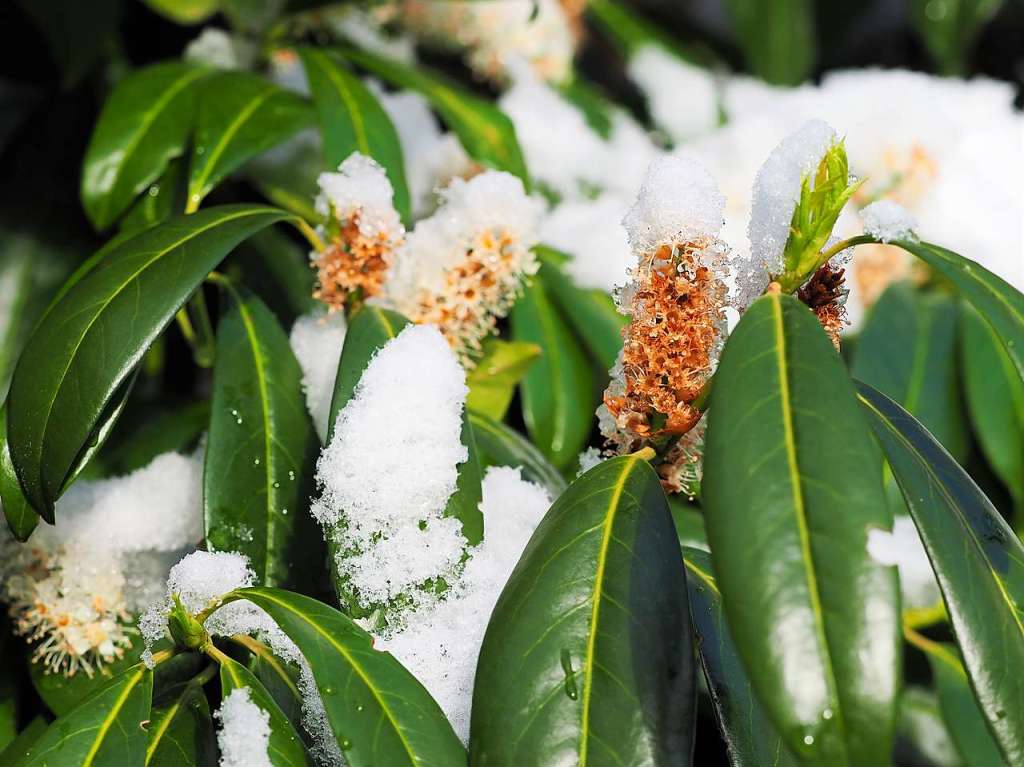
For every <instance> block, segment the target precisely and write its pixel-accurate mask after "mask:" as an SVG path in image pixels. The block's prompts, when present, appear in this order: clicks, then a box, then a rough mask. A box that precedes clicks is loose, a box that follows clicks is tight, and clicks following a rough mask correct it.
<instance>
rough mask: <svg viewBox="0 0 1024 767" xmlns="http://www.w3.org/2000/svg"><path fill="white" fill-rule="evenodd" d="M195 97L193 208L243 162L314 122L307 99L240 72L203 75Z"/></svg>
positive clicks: (192, 176) (190, 192) (189, 186)
mask: <svg viewBox="0 0 1024 767" xmlns="http://www.w3.org/2000/svg"><path fill="white" fill-rule="evenodd" d="M198 100H199V104H198V111H197V113H196V132H195V137H194V139H193V142H192V160H191V163H190V166H191V168H190V177H189V183H188V199H189V205H190V206H193V207H194V208H197V207H199V202H200V201H201V200H202V199H203V198H204V197H205V196H206V195H207V194H209V193H210V190H212V189H213V188H214V187H215V186H217V184H219V183H220V182H221V181H222V180H223V179H224V178H225V177H227V176H228V175H229V174H230V173H233V172H234V171H236V170H237V169H238V168H240V167H241V166H242V165H243V164H244V163H245V162H246V161H248V160H251V159H252V158H253V157H255V156H256V155H259V154H262V153H263V152H265V151H267V150H268V149H271V148H272V147H275V146H277V145H278V144H280V143H281V142H283V141H284V140H285V139H287V138H289V137H291V136H293V135H294V134H296V133H298V132H299V131H300V130H302V129H303V128H306V127H309V126H310V125H312V124H313V110H312V109H311V108H310V106H309V104H308V103H307V102H306V101H305V99H303V98H302V97H300V96H298V95H296V94H294V93H292V92H291V91H288V90H285V89H284V88H281V87H279V86H277V85H275V84H274V83H272V82H270V81H268V80H264V79H263V78H262V77H257V76H256V75H251V74H247V73H244V72H220V73H218V74H216V75H213V76H212V77H209V78H207V79H206V80H205V81H204V82H203V83H202V85H201V86H200V88H199V99H198Z"/></svg>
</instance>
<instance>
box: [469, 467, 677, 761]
mask: <svg viewBox="0 0 1024 767" xmlns="http://www.w3.org/2000/svg"><path fill="white" fill-rule="evenodd" d="M644 458H645V456H644V455H642V454H635V455H631V456H623V457H620V458H613V459H611V460H609V461H605V462H603V463H601V464H599V465H598V466H596V467H594V468H593V469H591V470H590V471H588V472H587V473H586V474H584V475H583V476H582V477H580V478H579V479H577V480H576V481H575V482H574V483H573V484H572V485H571V486H570V487H569V489H568V490H566V492H565V493H564V494H563V495H562V496H561V497H560V498H559V499H558V500H557V501H556V502H555V504H554V505H553V506H552V507H551V509H550V510H549V511H548V513H547V515H546V516H545V517H544V519H543V520H542V521H541V523H540V525H539V526H538V527H537V530H536V532H535V533H534V535H533V537H532V538H531V539H530V542H529V543H528V544H527V546H526V549H525V550H524V552H523V555H522V557H521V558H520V560H519V563H518V564H517V565H516V568H515V570H514V571H513V573H512V575H511V577H510V578H509V581H508V583H507V584H506V586H505V589H504V590H503V591H502V594H501V597H500V598H499V599H498V604H497V605H496V606H495V608H494V612H493V613H492V614H491V620H490V623H489V624H488V627H487V633H486V635H485V637H484V642H483V647H482V649H481V652H480V659H479V661H478V663H477V672H476V683H475V690H474V695H473V718H472V726H471V730H470V752H471V761H472V762H473V763H474V764H502V765H504V764H537V765H541V764H623V765H633V764H678V765H688V764H690V754H691V752H692V746H693V725H694V717H695V700H694V690H695V688H694V682H695V676H694V659H693V647H692V644H691V634H690V622H689V611H688V608H687V602H686V575H685V571H684V569H683V567H682V566H681V564H680V552H679V544H678V542H677V541H676V536H675V531H674V530H673V528H672V521H671V517H670V516H669V512H668V505H667V504H666V502H665V495H664V493H663V492H662V490H661V484H660V483H659V481H658V477H657V475H656V474H655V473H654V471H653V469H651V467H650V466H648V465H647V463H646V461H645V460H644Z"/></svg>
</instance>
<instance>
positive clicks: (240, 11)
mask: <svg viewBox="0 0 1024 767" xmlns="http://www.w3.org/2000/svg"><path fill="white" fill-rule="evenodd" d="M219 2H220V9H221V11H222V12H223V13H224V15H225V16H226V17H227V18H228V20H229V21H230V22H231V26H233V27H235V28H237V29H241V30H243V31H246V32H251V33H259V32H261V31H262V30H264V29H266V28H267V27H268V26H270V24H271V23H272V22H273V21H274V19H276V18H277V16H278V14H279V13H280V12H281V11H282V9H283V8H284V7H285V5H287V0H219Z"/></svg>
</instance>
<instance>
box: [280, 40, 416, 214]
mask: <svg viewBox="0 0 1024 767" xmlns="http://www.w3.org/2000/svg"><path fill="white" fill-rule="evenodd" d="M299 56H300V57H301V58H302V65H303V67H304V68H305V70H306V78H307V79H308V80H309V88H310V90H311V91H312V93H313V103H314V104H315V105H316V111H317V114H318V116H319V119H320V133H321V135H322V136H323V139H324V159H325V161H326V163H327V167H328V168H331V169H334V168H337V167H338V165H340V164H341V163H342V162H344V160H345V159H346V158H347V157H348V156H349V155H351V154H352V153H353V152H359V153H361V154H364V155H366V156H367V157H372V158H373V159H374V160H376V161H377V162H379V163H380V164H381V165H382V166H383V167H384V170H386V171H387V175H388V180H389V181H391V186H392V188H393V189H394V192H395V197H394V204H395V210H397V211H398V213H399V215H401V217H402V220H403V221H405V222H406V223H409V221H410V217H411V210H410V202H409V187H408V184H407V183H406V180H405V161H404V159H403V158H402V145H401V143H399V140H398V132H397V131H396V130H395V126H394V125H393V124H392V122H391V118H390V117H388V113H387V112H385V111H384V107H382V106H381V105H380V102H379V101H377V97H376V96H374V95H373V93H372V92H371V91H370V89H369V88H367V87H366V86H365V85H364V84H363V81H362V80H360V79H359V78H358V77H356V76H355V75H354V74H353V73H352V72H351V71H350V70H349V68H348V66H347V65H346V64H345V63H344V62H343V61H342V60H341V59H340V58H339V57H338V56H337V55H336V54H333V53H330V52H328V51H324V50H320V49H317V48H300V49H299Z"/></svg>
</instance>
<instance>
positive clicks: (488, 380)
mask: <svg viewBox="0 0 1024 767" xmlns="http://www.w3.org/2000/svg"><path fill="white" fill-rule="evenodd" d="M540 353H541V350H540V347H539V346H537V345H536V344H529V343H523V342H522V341H503V340H501V339H500V338H494V337H493V336H492V337H490V338H488V339H486V340H485V341H484V350H483V354H482V355H481V357H480V359H479V360H477V362H476V366H475V367H474V368H473V369H472V370H470V371H469V373H468V374H467V376H466V385H467V386H469V395H468V396H467V397H466V407H468V408H469V409H470V410H472V411H474V412H477V413H483V414H484V415H486V416H488V417H489V418H493V419H494V420H495V421H500V420H501V419H502V418H504V417H505V413H506V412H507V411H508V406H509V404H511V402H512V394H513V393H514V392H515V388H516V385H517V384H518V383H519V381H520V380H521V379H522V377H523V376H524V375H525V374H526V371H527V370H529V368H530V365H531V364H532V363H533V362H534V360H536V359H537V357H538V356H539V355H540Z"/></svg>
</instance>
